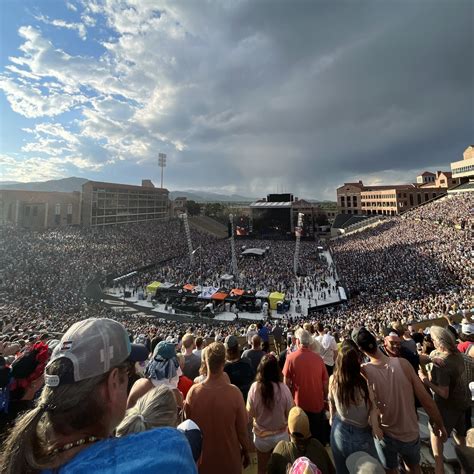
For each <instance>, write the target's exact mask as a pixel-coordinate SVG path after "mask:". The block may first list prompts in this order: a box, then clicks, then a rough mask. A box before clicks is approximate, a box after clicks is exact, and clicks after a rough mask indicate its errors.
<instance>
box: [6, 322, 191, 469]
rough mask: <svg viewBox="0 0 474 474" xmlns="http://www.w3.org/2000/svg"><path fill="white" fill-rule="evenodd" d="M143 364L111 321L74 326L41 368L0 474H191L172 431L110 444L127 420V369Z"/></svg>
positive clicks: (186, 453) (182, 444)
mask: <svg viewBox="0 0 474 474" xmlns="http://www.w3.org/2000/svg"><path fill="white" fill-rule="evenodd" d="M147 356H148V350H147V349H146V348H145V347H144V346H141V345H132V344H130V339H129V336H128V333H127V331H126V330H125V328H124V327H123V326H122V325H121V324H120V323H119V322H117V321H114V320H112V319H95V318H91V319H86V320H83V321H79V322H77V323H75V324H73V325H72V326H71V327H70V328H69V330H68V331H67V332H66V333H65V334H64V336H63V337H62V339H61V341H60V342H59V344H58V345H57V346H56V347H55V349H54V351H53V354H52V356H51V360H50V361H49V363H48V364H47V366H46V369H45V375H44V378H45V387H44V388H43V390H42V393H41V396H40V399H39V401H38V403H37V405H36V407H35V408H34V409H33V410H31V411H29V412H27V413H25V414H24V415H23V416H22V417H20V418H19V419H18V420H17V422H16V424H15V427H14V428H13V430H12V431H11V433H10V434H9V437H8V438H7V440H6V441H5V443H4V446H3V453H2V458H1V460H0V472H2V473H7V474H10V473H11V474H13V473H18V472H39V471H43V472H52V471H55V472H59V473H69V472H87V471H89V470H96V471H98V472H103V473H107V472H110V473H112V472H134V471H138V470H139V471H140V472H142V473H144V472H157V471H160V472H161V471H162V472H170V469H176V467H177V466H178V467H179V468H180V469H182V472H186V473H194V472H196V471H195V466H194V462H193V458H192V455H191V450H190V448H189V444H188V443H187V442H186V440H185V438H183V435H182V434H180V433H179V432H178V431H177V430H173V429H161V430H153V431H149V432H145V433H140V434H138V435H133V436H130V437H124V438H111V436H112V435H113V433H114V430H115V428H116V427H117V425H118V424H119V423H120V421H121V420H122V418H123V417H124V414H125V407H126V401H127V382H128V377H127V369H128V364H129V362H131V361H132V362H134V361H136V362H138V361H143V360H145V359H146V358H147ZM165 431H166V433H165ZM158 448H159V450H160V451H161V452H162V455H159V454H157V451H156V450H157V449H158ZM151 451H153V456H149V455H148V453H149V452H151ZM150 469H151V470H150Z"/></svg>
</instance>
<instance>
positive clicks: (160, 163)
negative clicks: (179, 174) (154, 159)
mask: <svg viewBox="0 0 474 474" xmlns="http://www.w3.org/2000/svg"><path fill="white" fill-rule="evenodd" d="M158 166H159V167H160V168H161V189H163V168H164V167H165V166H166V154H165V153H159V154H158Z"/></svg>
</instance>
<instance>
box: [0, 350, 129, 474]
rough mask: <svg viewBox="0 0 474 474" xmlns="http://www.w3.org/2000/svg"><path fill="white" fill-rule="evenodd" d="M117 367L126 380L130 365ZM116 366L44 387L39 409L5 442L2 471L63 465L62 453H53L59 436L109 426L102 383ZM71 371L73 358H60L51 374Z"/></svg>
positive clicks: (0, 463)
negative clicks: (100, 373) (92, 375)
mask: <svg viewBox="0 0 474 474" xmlns="http://www.w3.org/2000/svg"><path fill="white" fill-rule="evenodd" d="M116 368H118V369H119V370H120V371H121V378H122V379H123V381H125V378H126V365H125V364H122V365H120V366H118V367H116ZM114 369H115V368H112V369H111V370H110V371H109V372H107V373H105V374H102V375H98V376H96V377H91V378H88V379H85V380H81V381H80V382H75V383H70V384H62V385H59V386H57V387H48V386H44V387H43V390H42V392H41V396H40V398H39V400H38V402H37V404H36V406H35V408H33V409H32V410H30V411H28V412H26V413H25V414H23V415H22V416H20V417H19V418H18V419H17V421H16V423H15V426H14V427H13V428H12V430H11V431H10V433H9V436H8V438H7V439H6V440H5V442H4V443H3V452H2V455H1V457H0V472H1V473H2V474H17V473H20V472H35V471H42V470H45V469H50V468H53V467H57V466H60V465H61V464H62V462H61V454H59V455H57V454H52V453H51V448H52V447H53V446H54V442H55V440H56V439H57V437H58V435H59V436H60V435H65V436H68V435H71V434H73V433H75V432H77V431H84V430H85V429H90V428H91V427H94V428H97V429H100V427H101V426H102V427H103V428H105V427H108V426H107V420H106V416H107V412H108V409H107V403H106V401H105V400H104V398H103V397H102V396H101V395H100V392H101V391H100V386H101V385H102V384H103V383H104V382H105V381H106V380H107V379H108V377H109V375H110V372H111V371H112V370H114ZM71 370H72V364H71V362H70V361H69V360H67V359H58V360H57V361H55V362H53V363H52V364H51V367H50V368H49V369H48V374H49V375H58V376H59V377H61V376H64V375H65V374H66V373H68V374H69V373H70V372H71Z"/></svg>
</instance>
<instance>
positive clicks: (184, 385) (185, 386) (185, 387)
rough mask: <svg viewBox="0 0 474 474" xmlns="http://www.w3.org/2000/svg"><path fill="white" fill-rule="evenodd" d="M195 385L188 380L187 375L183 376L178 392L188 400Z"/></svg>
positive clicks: (180, 379)
mask: <svg viewBox="0 0 474 474" xmlns="http://www.w3.org/2000/svg"><path fill="white" fill-rule="evenodd" d="M193 383H194V382H193V381H192V380H191V379H188V378H187V377H186V376H185V375H181V377H180V378H179V382H178V390H179V391H180V392H181V393H182V394H183V398H186V395H187V394H188V392H189V389H190V388H191V387H192V386H193Z"/></svg>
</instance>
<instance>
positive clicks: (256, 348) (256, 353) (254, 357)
mask: <svg viewBox="0 0 474 474" xmlns="http://www.w3.org/2000/svg"><path fill="white" fill-rule="evenodd" d="M264 355H265V352H264V351H263V350H262V339H261V338H260V336H258V335H257V334H256V335H254V336H252V348H251V349H247V350H245V351H244V352H243V353H242V358H243V359H248V360H249V361H250V365H251V366H252V370H253V371H254V372H257V367H258V364H260V361H261V360H262V357H263V356H264Z"/></svg>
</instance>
